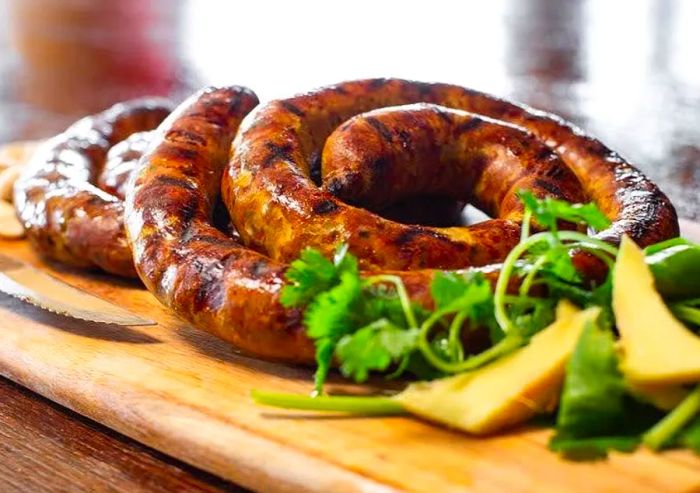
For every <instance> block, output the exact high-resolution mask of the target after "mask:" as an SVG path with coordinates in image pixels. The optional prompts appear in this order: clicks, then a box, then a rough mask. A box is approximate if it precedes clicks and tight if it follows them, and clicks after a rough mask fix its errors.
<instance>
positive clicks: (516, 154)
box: [126, 79, 678, 362]
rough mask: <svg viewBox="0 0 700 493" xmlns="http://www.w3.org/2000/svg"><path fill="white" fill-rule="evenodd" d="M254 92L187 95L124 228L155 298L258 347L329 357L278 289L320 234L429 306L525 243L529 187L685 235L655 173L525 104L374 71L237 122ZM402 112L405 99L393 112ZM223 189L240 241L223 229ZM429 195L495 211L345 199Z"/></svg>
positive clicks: (158, 141) (615, 218) (147, 167)
mask: <svg viewBox="0 0 700 493" xmlns="http://www.w3.org/2000/svg"><path fill="white" fill-rule="evenodd" d="M256 103H257V101H256V99H255V97H254V96H253V95H252V94H250V93H249V92H247V91H246V90H244V89H242V88H238V87H230V88H221V89H214V88H210V89H207V90H204V91H202V92H200V93H198V94H196V95H194V96H193V97H191V98H190V99H189V100H188V101H186V102H185V103H183V104H182V105H181V106H180V107H179V109H178V110H176V111H175V113H174V114H173V115H171V116H170V117H169V118H168V120H167V121H166V122H165V123H163V124H162V125H161V126H160V127H159V129H158V131H157V135H156V136H155V140H154V142H153V143H152V146H151V147H150V150H149V152H148V153H147V154H146V155H144V156H143V157H142V159H141V160H140V162H139V165H138V169H137V170H136V175H135V180H134V181H133V184H134V185H133V187H132V188H128V190H127V196H126V225H127V237H128V241H129V243H130V245H131V247H132V250H133V254H134V262H135V265H136V268H137V271H138V274H139V276H140V277H141V279H142V280H143V282H144V283H145V285H146V287H147V288H148V289H149V290H150V291H151V292H153V293H154V294H155V295H156V296H157V297H158V298H159V299H160V300H161V301H162V302H163V303H164V304H165V305H167V306H169V307H171V308H173V309H174V310H175V311H176V312H177V313H179V314H180V315H181V316H183V317H184V318H186V319H187V320H189V321H190V322H192V323H193V324H194V325H195V326H197V327H199V328H202V329H205V330H208V331H210V332H212V333H214V334H216V335H218V336H219V337H221V338H223V339H225V340H228V341H230V342H232V343H233V344H235V345H236V346H238V347H239V348H240V349H242V350H244V351H246V352H249V353H251V354H254V355H256V356H259V357H264V358H271V359H278V360H285V361H291V362H309V361H311V360H312V359H313V352H314V351H313V345H312V343H311V341H309V339H308V338H307V337H306V336H305V334H304V331H303V328H302V326H301V317H300V312H299V310H296V309H285V308H283V307H282V305H281V304H280V301H279V299H280V298H279V297H280V293H281V290H282V288H283V286H284V285H285V280H284V273H285V271H286V268H287V264H286V263H287V262H288V261H289V260H291V259H293V258H295V257H296V256H297V255H298V254H299V252H300V250H301V249H302V248H304V247H306V246H308V245H311V246H315V247H316V248H319V249H321V250H322V251H324V252H326V253H330V251H331V250H332V249H333V248H334V247H335V246H336V245H337V244H338V243H340V242H347V243H348V244H349V245H350V250H351V251H352V252H353V253H354V254H356V255H358V256H359V257H360V261H361V265H362V266H363V267H364V268H365V269H369V270H372V271H374V270H376V269H390V270H395V269H399V270H398V271H396V272H392V273H394V274H397V275H399V276H401V278H402V279H403V281H404V283H405V284H406V287H407V290H408V292H409V295H410V296H411V297H412V299H413V300H414V301H416V302H418V303H422V304H424V305H427V304H429V303H430V297H429V292H428V286H429V284H430V281H431V279H432V276H433V275H434V272H435V270H433V269H434V268H463V267H468V266H475V265H477V266H478V265H486V264H489V263H492V262H498V261H499V260H501V259H502V258H503V257H504V256H505V254H506V253H507V252H508V250H509V249H510V248H511V247H512V246H513V244H514V243H515V242H517V239H518V232H519V220H520V219H521V218H522V209H521V207H520V205H519V203H518V201H517V200H516V198H515V195H514V194H515V192H516V191H517V190H518V189H519V188H520V187H525V188H528V189H530V190H533V191H534V193H535V194H536V195H539V196H543V195H550V196H554V197H558V198H564V199H567V200H576V201H579V200H594V201H595V202H596V203H597V204H598V206H599V207H600V208H601V209H602V210H603V212H604V213H605V214H606V215H607V216H608V217H609V218H610V219H611V220H612V226H611V227H610V228H609V229H607V230H606V231H602V232H599V233H598V234H597V235H598V237H599V238H602V239H604V240H606V241H611V242H617V241H619V239H620V235H622V234H628V235H630V236H631V237H632V238H633V239H635V240H636V241H637V242H639V243H640V244H642V245H646V244H650V243H654V242H656V241H659V240H662V239H665V238H669V237H673V236H676V235H677V234H678V222H677V218H676V214H675V211H674V209H673V207H672V205H671V204H670V202H669V201H668V199H667V198H666V197H665V196H664V195H663V194H662V193H661V192H660V191H659V190H658V188H656V186H655V185H653V184H652V183H651V182H650V181H649V180H648V179H647V178H646V177H645V176H644V175H643V174H641V173H640V172H639V171H637V170H636V169H635V168H634V167H632V166H631V165H629V164H628V163H626V162H625V161H623V160H622V159H621V158H620V157H619V156H617V155H616V154H615V153H614V152H612V151H610V150H609V149H607V148H606V147H604V146H603V145H602V144H601V143H600V142H598V141H596V140H595V139H593V138H592V137H589V136H587V135H585V134H584V133H583V132H582V131H581V130H579V129H577V128H575V127H573V126H571V125H569V124H568V123H566V122H563V121H562V120H560V119H558V118H557V117H554V116H552V115H548V114H545V113H542V112H538V111H535V110H531V109H529V108H527V107H525V106H519V105H515V104H513V103H509V102H506V101H503V100H500V99H497V98H494V97H492V96H488V95H485V94H482V93H477V92H474V91H469V90H467V89H464V88H461V87H457V86H450V85H444V84H424V83H418V82H410V81H403V80H396V79H390V80H387V79H376V80H366V81H358V82H348V83H344V84H340V85H337V86H332V87H328V88H324V89H320V90H317V91H314V92H311V93H308V94H305V95H301V96H297V97H294V98H289V99H285V100H279V101H273V102H270V103H268V104H265V105H262V106H260V107H258V108H257V109H256V110H255V111H254V112H253V113H252V114H251V115H250V116H248V117H247V118H246V119H245V120H244V122H243V124H242V125H241V128H240V130H238V124H239V122H240V118H241V117H242V115H243V114H245V112H247V110H249V109H250V108H252V107H253V106H254V105H255V104H256ZM416 103H427V104H422V105H418V106H415V104H416ZM407 104H408V105H412V106H409V107H401V105H407ZM387 106H398V107H396V108H389V109H386V110H381V109H380V108H384V107H387ZM366 112H369V113H367V114H365V113H366ZM344 122H345V123H344ZM336 129H337V130H336ZM237 130H238V133H237V134H236V132H237ZM234 137H235V140H234ZM329 137H330V138H329ZM232 140H233V145H232V146H231V142H232ZM324 145H325V149H324ZM229 151H230V152H229ZM229 154H230V156H229ZM229 157H230V159H229ZM358 163H362V164H361V165H358ZM431 166H432V168H431ZM321 175H324V176H325V180H324V181H323V184H322V186H321V187H319V186H317V184H316V183H315V182H314V181H320V178H321ZM220 186H221V192H222V195H223V199H224V204H225V205H226V207H227V208H228V211H229V214H230V216H231V219H232V221H233V223H234V225H235V227H236V229H237V231H238V233H239V234H240V238H238V237H235V238H231V237H229V236H227V235H226V234H224V233H222V232H221V231H220V230H218V229H216V228H215V227H214V226H213V225H212V215H213V211H214V206H215V201H216V197H217V196H218V194H219V187H220ZM426 193H441V194H442V193H444V194H447V195H449V196H451V197H453V198H454V199H455V200H469V201H470V202H473V203H476V204H478V205H479V206H480V207H481V208H483V209H484V210H486V211H487V212H489V213H491V214H492V215H493V216H495V217H496V219H494V220H492V221H488V222H486V223H482V224H481V225H475V226H472V227H470V228H429V227H424V226H416V225H405V224H398V223H395V222H392V221H389V220H387V219H384V218H382V217H380V216H378V215H376V214H373V213H371V212H369V211H367V210H364V209H360V208H359V207H355V206H353V205H350V204H349V203H346V202H344V201H343V200H347V201H349V202H351V203H354V204H358V205H360V204H362V205H365V204H366V205H367V206H369V207H381V206H386V205H388V204H390V203H391V202H393V201H396V200H400V199H402V198H405V197H408V196H411V195H414V194H426ZM377 194H380V195H381V196H377ZM340 197H342V199H343V200H341V199H340ZM403 269H409V270H403ZM486 270H487V271H489V272H490V273H491V275H493V273H494V272H495V271H494V269H493V268H489V267H487V268H486Z"/></svg>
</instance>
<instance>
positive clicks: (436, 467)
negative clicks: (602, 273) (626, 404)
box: [0, 223, 700, 493]
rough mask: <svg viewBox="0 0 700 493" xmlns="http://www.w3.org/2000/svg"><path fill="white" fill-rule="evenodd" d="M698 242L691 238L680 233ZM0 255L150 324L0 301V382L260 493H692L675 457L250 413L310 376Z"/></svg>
mask: <svg viewBox="0 0 700 493" xmlns="http://www.w3.org/2000/svg"><path fill="white" fill-rule="evenodd" d="M685 226H686V227H687V229H686V234H687V235H688V236H689V237H694V238H696V239H700V227H698V225H692V224H689V223H686V224H685ZM0 251H2V252H3V253H6V254H8V255H13V256H15V257H17V258H22V259H24V260H27V261H29V262H31V263H33V264H35V265H39V266H42V268H44V269H46V270H48V271H49V272H51V273H52V274H53V275H55V276H57V277H59V278H61V279H63V280H64V281H66V282H68V283H70V284H72V285H74V286H77V287H79V288H81V289H84V290H86V291H89V292H91V293H94V294H96V295H98V296H100V297H103V298H105V299H108V300H110V301H112V302H115V303H117V304H119V305H122V306H124V307H126V308H127V309H129V310H131V311H133V312H135V313H139V314H142V315H144V316H147V317H150V318H152V319H154V320H157V321H158V322H159V325H158V326H154V327H139V328H126V327H114V326H108V325H101V324H94V323H87V322H81V321H76V320H71V319H68V318H63V317H60V316H56V315H53V314H50V313H47V312H44V311H42V310H40V309H37V308H34V307H32V306H30V305H27V304H24V303H22V302H19V301H16V300H14V299H12V298H9V297H6V296H5V295H2V294H0V373H1V374H2V375H4V376H6V377H8V378H10V379H12V380H14V381H15V382H18V383H20V384H22V385H24V386H26V387H29V388H30V389H32V390H34V391H36V392H38V393H40V394H42V395H44V396H46V397H48V398H49V399H53V400H54V401H56V402H58V403H61V404H63V405H64V406H67V407H69V408H71V409H73V410H75V411H77V412H79V413H81V414H84V415H85V416H88V417H90V418H92V419H94V420H96V421H99V422H100V423H103V424H105V425H107V426H109V427H111V428H113V429H115V430H117V431H119V432H121V433H123V434H125V435H128V436H130V437H132V438H134V439H136V440H139V441H141V442H143V443H145V444H147V445H150V446H151V447H154V448H156V449H158V450H161V451H163V452H165V453H166V454H169V455H172V456H174V457H177V458H179V459H181V460H183V461H186V462H188V463H191V464H193V465H195V466H198V467H200V468H202V469H205V470H207V471H210V472H212V473H214V474H217V475H220V476H222V477H224V478H227V479H229V480H231V481H234V482H236V483H239V484H241V485H244V486H247V487H249V488H252V489H255V490H259V491H266V492H267V491H269V492H292V491H316V492H324V493H327V492H360V491H361V492H389V491H430V492H432V493H438V492H440V493H448V492H457V491H485V492H503V491H508V492H516V491H529V492H538V493H544V492H557V493H560V492H568V491H587V492H598V491H609V492H623V491H624V492H627V491H630V492H632V491H633V492H660V491H674V492H676V491H677V492H680V491H700V459H698V458H697V457H696V456H694V455H692V454H691V453H689V452H685V451H671V452H667V453H664V454H661V455H655V454H651V453H649V452H647V451H645V450H642V451H639V452H637V453H635V454H632V455H627V454H612V456H611V458H610V459H609V460H608V461H602V462H595V463H572V462H566V461H564V460H561V459H560V458H558V457H557V456H556V455H555V454H553V453H551V452H549V451H548V450H547V449H546V442H547V438H548V436H549V431H547V430H535V429H529V430H528V429H523V430H519V431H517V432H513V433H509V434H506V435H502V436H497V437H493V438H487V439H483V438H482V439H476V438H470V437H468V436H466V435H463V434H459V433H455V432H451V431H447V430H443V429H440V428H437V427H434V426H431V425H428V424H425V423H422V422H419V421H416V420H412V419H409V418H398V417H394V418H354V417H339V416H328V415H314V414H305V413H301V412H284V411H277V410H270V409H267V408H260V407H258V406H256V405H254V404H253V403H252V402H251V400H250V397H249V394H250V391H251V389H254V388H259V389H269V390H277V391H290V392H308V391H309V389H310V387H311V371H310V370H308V369H300V368H292V367H289V366H284V365H278V364H271V363H265V362H260V361H257V360H254V359H250V358H246V357H244V356H240V355H237V354H235V353H234V351H233V350H232V348H231V347H230V346H229V345H227V344H225V343H223V342H221V341H218V340H217V339H216V338H214V337H211V336H209V335H208V334H205V333H201V332H199V331H196V330H194V329H192V328H190V327H188V326H187V324H185V323H183V322H181V321H179V320H178V319H176V318H175V317H174V316H172V315H171V314H169V313H168V312H167V311H166V310H164V309H163V308H162V307H161V306H160V305H159V304H158V302H157V301H156V300H155V299H154V298H153V297H152V296H151V295H150V294H149V293H148V292H146V291H145V290H144V289H142V288H141V287H140V286H139V285H138V284H137V283H135V282H134V283H128V282H123V281H119V280H115V279H114V278H111V277H108V276H101V275H86V274H85V273H82V272H77V271H72V270H56V268H55V266H54V267H49V266H47V265H46V264H43V263H42V262H41V261H40V260H38V259H37V258H36V256H35V255H33V253H32V252H31V251H30V249H29V248H28V245H27V244H26V243H25V242H23V241H16V242H7V241H5V242H3V241H0Z"/></svg>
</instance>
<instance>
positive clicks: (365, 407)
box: [251, 390, 406, 416]
mask: <svg viewBox="0 0 700 493" xmlns="http://www.w3.org/2000/svg"><path fill="white" fill-rule="evenodd" d="M251 396H252V398H253V400H254V401H255V402H256V403H257V404H263V405H265V406H272V407H280V408H284V409H301V410H307V411H335V412H343V413H351V414H362V415H367V416H370V415H372V416H376V415H396V414H406V410H405V409H404V407H403V406H402V405H401V404H400V403H399V402H398V401H396V400H394V399H392V398H391V397H379V396H377V397H373V396H350V395H332V396H328V395H324V396H318V397H311V396H308V395H302V394H288V393H283V392H266V391H262V390H253V391H252V392H251Z"/></svg>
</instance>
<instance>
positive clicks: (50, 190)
mask: <svg viewBox="0 0 700 493" xmlns="http://www.w3.org/2000/svg"><path fill="white" fill-rule="evenodd" d="M171 110H172V106H171V104H170V103H169V102H167V101H165V100H161V99H156V98H149V99H139V100H134V101H130V102H126V103H120V104H117V105H115V106H113V107H112V108H110V109H108V110H106V111H104V112H102V113H99V114H97V115H94V116H89V117H86V118H83V119H82V120H80V121H78V122H77V123H75V124H74V125H72V126H71V127H70V128H69V129H68V130H66V131H65V132H64V133H62V134H60V135H58V136H56V137H54V138H53V139H51V140H49V141H48V142H47V143H46V144H44V146H43V147H42V148H41V149H40V150H39V151H38V152H37V153H36V154H35V155H34V156H33V158H32V160H31V161H30V163H29V164H28V165H27V167H26V168H25V170H24V171H23V173H22V175H21V176H20V178H19V180H18V181H17V183H16V184H15V188H14V202H15V208H16V210H17V213H18V216H19V218H20V220H21V222H22V224H23V225H24V227H25V229H26V231H27V237H28V238H29V241H30V242H31V243H32V245H33V246H34V248H35V249H36V250H37V251H38V252H40V253H41V254H42V255H44V256H46V257H48V258H51V259H54V260H58V261H61V262H64V263H67V264H70V265H75V266H79V267H99V268H101V269H103V270H105V271H107V272H110V273H113V274H118V275H122V276H131V277H133V276H135V275H136V272H135V270H134V267H133V262H132V258H131V251H130V249H129V246H128V244H127V242H126V237H125V234H124V228H123V204H122V201H121V200H120V198H119V197H117V196H114V195H112V194H111V193H108V192H106V191H104V190H101V189H100V188H98V187H97V186H96V185H94V184H93V182H95V180H96V179H97V175H98V173H100V171H101V169H102V167H103V166H104V163H105V159H106V158H107V153H108V152H109V150H110V148H112V146H114V145H115V144H117V143H118V142H120V141H122V140H124V139H126V138H127V137H128V136H129V135H131V134H134V133H135V132H141V131H146V130H151V129H153V128H155V127H156V126H157V125H158V124H159V123H160V122H161V121H162V120H163V119H164V118H165V117H166V116H167V115H168V114H169V113H170V111H171Z"/></svg>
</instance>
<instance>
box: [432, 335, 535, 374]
mask: <svg viewBox="0 0 700 493" xmlns="http://www.w3.org/2000/svg"><path fill="white" fill-rule="evenodd" d="M522 344H523V338H522V337H520V336H519V335H516V334H509V335H507V336H506V337H504V338H503V339H501V340H500V341H498V342H497V343H496V344H494V345H493V346H491V347H490V348H488V349H486V350H485V351H482V352H480V353H479V354H475V355H473V356H470V357H469V358H467V359H466V360H464V361H460V362H458V363H452V362H448V361H445V360H443V359H442V358H440V357H439V356H438V355H437V354H435V352H434V351H433V348H431V347H430V342H428V339H427V337H425V335H424V333H423V332H421V334H419V336H418V348H419V349H420V351H421V353H423V356H424V357H425V359H427V360H428V362H429V363H430V364H431V365H433V366H434V367H435V368H437V369H438V370H441V371H444V372H445V373H460V372H463V371H471V370H476V369H477V368H479V367H480V366H484V365H485V364H486V363H490V362H491V361H493V360H495V359H497V358H499V357H501V356H503V355H505V354H508V353H510V352H511V351H513V350H515V349H517V348H518V347H520V346H521V345H522Z"/></svg>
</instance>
